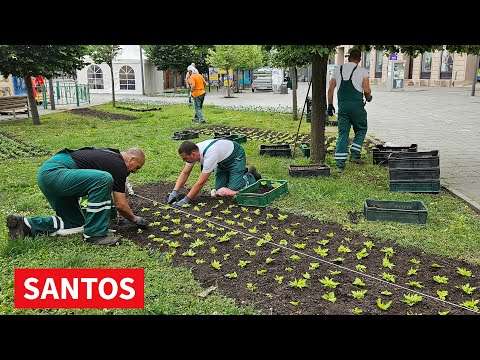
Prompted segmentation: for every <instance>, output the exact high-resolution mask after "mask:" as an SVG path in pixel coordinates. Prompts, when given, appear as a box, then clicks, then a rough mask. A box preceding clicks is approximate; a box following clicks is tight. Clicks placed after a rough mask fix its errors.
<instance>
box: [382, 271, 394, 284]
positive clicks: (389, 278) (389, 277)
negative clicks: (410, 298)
mask: <svg viewBox="0 0 480 360" xmlns="http://www.w3.org/2000/svg"><path fill="white" fill-rule="evenodd" d="M382 278H383V279H384V280H387V281H389V282H391V283H395V278H396V276H395V275H393V274H389V273H386V272H384V273H383V274H382Z"/></svg>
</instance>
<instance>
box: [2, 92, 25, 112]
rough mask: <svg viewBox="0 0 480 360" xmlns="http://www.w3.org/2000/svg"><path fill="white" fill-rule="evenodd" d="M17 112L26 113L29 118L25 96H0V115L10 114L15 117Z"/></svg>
mask: <svg viewBox="0 0 480 360" xmlns="http://www.w3.org/2000/svg"><path fill="white" fill-rule="evenodd" d="M17 111H26V112H27V116H28V117H30V108H29V106H28V97H27V95H17V96H0V113H2V114H3V113H7V114H8V113H11V112H13V117H15V115H16V112H17Z"/></svg>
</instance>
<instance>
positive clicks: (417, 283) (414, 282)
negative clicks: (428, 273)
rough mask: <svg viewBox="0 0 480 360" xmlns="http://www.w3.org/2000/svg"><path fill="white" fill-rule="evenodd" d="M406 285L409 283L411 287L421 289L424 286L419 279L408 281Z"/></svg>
mask: <svg viewBox="0 0 480 360" xmlns="http://www.w3.org/2000/svg"><path fill="white" fill-rule="evenodd" d="M406 284H407V285H410V286H411V287H416V288H419V289H423V288H424V287H425V286H423V285H422V283H421V282H420V281H409V282H407V283H406Z"/></svg>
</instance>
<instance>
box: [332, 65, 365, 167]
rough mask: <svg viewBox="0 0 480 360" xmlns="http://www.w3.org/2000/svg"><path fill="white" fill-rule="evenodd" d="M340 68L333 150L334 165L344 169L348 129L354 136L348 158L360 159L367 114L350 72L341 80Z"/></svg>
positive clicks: (361, 94) (361, 96) (361, 95)
mask: <svg viewBox="0 0 480 360" xmlns="http://www.w3.org/2000/svg"><path fill="white" fill-rule="evenodd" d="M342 67H343V66H340V75H341V77H342V81H341V83H340V86H339V88H338V92H337V98H338V140H337V147H336V149H335V163H336V165H337V168H343V167H345V161H346V160H347V156H348V138H349V134H350V127H351V126H353V131H354V133H355V136H354V138H353V142H352V145H351V147H350V158H351V159H360V151H361V150H362V145H363V141H364V140H365V136H366V135H367V112H366V111H365V104H364V102H363V93H361V92H359V91H358V90H357V89H355V87H354V86H353V83H352V76H353V72H354V71H355V70H356V69H357V67H358V65H357V66H355V68H354V69H353V70H352V74H351V75H350V79H348V80H343V74H342Z"/></svg>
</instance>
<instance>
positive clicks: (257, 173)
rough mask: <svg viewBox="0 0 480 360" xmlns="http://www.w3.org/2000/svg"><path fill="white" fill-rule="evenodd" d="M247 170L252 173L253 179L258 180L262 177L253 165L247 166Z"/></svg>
mask: <svg viewBox="0 0 480 360" xmlns="http://www.w3.org/2000/svg"><path fill="white" fill-rule="evenodd" d="M248 172H249V173H250V174H252V175H253V177H254V178H255V181H258V180H260V179H261V178H262V175H260V173H259V172H258V171H257V169H256V168H255V166H249V167H248Z"/></svg>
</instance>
